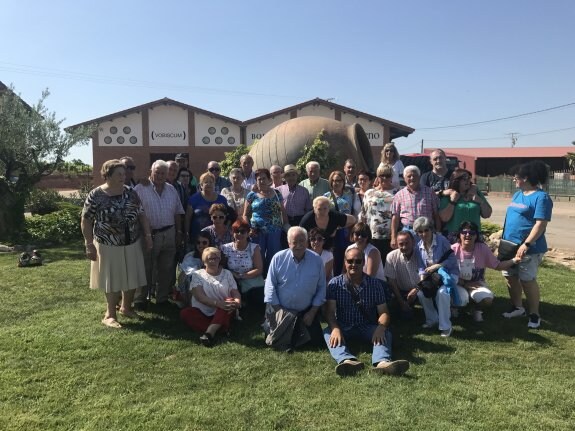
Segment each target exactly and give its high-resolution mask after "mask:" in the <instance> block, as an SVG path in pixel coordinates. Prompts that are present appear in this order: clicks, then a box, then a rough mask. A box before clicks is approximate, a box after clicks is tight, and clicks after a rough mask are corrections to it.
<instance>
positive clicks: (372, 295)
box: [324, 248, 409, 376]
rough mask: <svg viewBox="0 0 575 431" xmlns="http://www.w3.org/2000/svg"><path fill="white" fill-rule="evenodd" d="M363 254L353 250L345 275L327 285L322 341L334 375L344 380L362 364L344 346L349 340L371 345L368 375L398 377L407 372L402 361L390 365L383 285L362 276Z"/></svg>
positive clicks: (360, 368) (348, 258) (405, 363)
mask: <svg viewBox="0 0 575 431" xmlns="http://www.w3.org/2000/svg"><path fill="white" fill-rule="evenodd" d="M363 261H364V256H363V252H362V251H361V250H359V249H357V248H351V249H348V251H347V252H346V253H345V269H346V271H347V273H346V274H342V275H339V276H337V277H335V278H332V280H331V281H330V282H329V284H328V287H327V291H326V303H325V312H326V320H327V323H328V325H329V326H328V327H327V328H326V329H325V331H324V338H325V342H326V344H327V347H328V348H329V352H330V354H331V356H332V357H333V358H334V359H335V360H336V361H337V364H338V365H337V366H336V367H335V372H336V373H337V374H338V375H340V376H348V375H353V374H355V373H357V372H358V371H359V370H362V369H363V363H361V362H359V361H358V360H357V358H356V357H355V356H354V355H353V354H351V353H350V351H349V350H348V347H347V345H346V343H347V342H349V341H350V340H352V339H357V340H359V341H361V342H363V343H366V344H367V343H369V344H372V345H373V352H372V358H371V362H372V364H373V368H372V371H373V372H375V373H378V374H388V375H392V376H400V375H402V374H404V373H405V372H406V371H407V370H408V369H409V362H407V361H405V360H398V361H391V331H390V330H389V320H390V319H389V311H388V309H387V304H386V302H385V286H384V284H383V283H384V282H383V281H381V280H378V279H377V278H373V277H370V276H369V275H367V274H364V273H363Z"/></svg>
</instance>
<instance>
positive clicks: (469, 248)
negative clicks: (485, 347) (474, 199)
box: [451, 221, 521, 322]
mask: <svg viewBox="0 0 575 431" xmlns="http://www.w3.org/2000/svg"><path fill="white" fill-rule="evenodd" d="M458 236H459V238H458V239H457V242H456V243H455V244H453V245H452V246H451V249H452V250H453V253H454V254H455V258H456V259H457V263H458V265H459V281H458V284H459V285H460V286H462V287H463V288H464V289H465V292H462V294H461V296H460V297H461V305H465V304H467V303H468V302H469V298H471V301H472V302H473V312H472V316H473V320H474V321H476V322H483V310H484V309H485V308H487V307H489V306H491V303H492V302H493V298H494V297H495V295H493V292H492V291H491V290H490V289H489V286H487V282H486V281H485V268H491V269H495V270H497V271H505V270H507V269H509V268H511V267H512V266H513V265H515V264H517V263H519V262H520V261H521V259H519V258H516V257H514V258H513V259H510V260H506V261H504V262H500V261H499V260H498V259H497V258H496V257H495V255H494V254H493V252H492V251H491V249H490V248H489V247H488V246H487V244H485V243H484V242H483V241H481V238H480V237H479V228H478V226H477V225H476V224H475V223H473V222H470V221H464V222H463V223H461V225H460V226H459V235H458Z"/></svg>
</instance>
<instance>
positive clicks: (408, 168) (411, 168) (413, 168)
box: [403, 165, 421, 177]
mask: <svg viewBox="0 0 575 431" xmlns="http://www.w3.org/2000/svg"><path fill="white" fill-rule="evenodd" d="M408 172H415V173H416V174H417V175H418V176H421V171H420V170H419V168H418V167H417V166H415V165H409V166H406V167H405V169H404V170H403V176H404V177H406V176H407V173H408Z"/></svg>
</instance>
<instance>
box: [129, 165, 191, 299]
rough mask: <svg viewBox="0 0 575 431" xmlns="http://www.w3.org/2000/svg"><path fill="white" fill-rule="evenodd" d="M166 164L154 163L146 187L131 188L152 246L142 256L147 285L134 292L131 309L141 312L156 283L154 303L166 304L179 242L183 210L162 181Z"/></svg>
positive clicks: (176, 194)
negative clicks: (143, 214)
mask: <svg viewBox="0 0 575 431" xmlns="http://www.w3.org/2000/svg"><path fill="white" fill-rule="evenodd" d="M167 176H168V164H167V163H166V162H165V161H163V160H156V161H155V162H154V163H153V164H152V168H151V171H150V181H149V183H148V184H146V185H144V184H138V185H137V186H136V187H134V190H135V191H136V193H138V196H139V197H140V200H141V201H142V206H143V207H144V212H145V214H146V216H147V217H148V220H149V221H150V227H151V230H152V240H153V247H152V250H151V252H146V253H145V264H146V277H147V279H148V286H147V287H146V288H144V289H138V290H137V291H136V297H135V298H134V307H136V308H137V309H140V310H143V309H145V308H146V307H147V303H148V300H149V296H150V295H151V294H152V293H153V287H154V286H155V285H156V283H157V290H156V292H155V294H156V304H157V305H162V304H166V303H167V301H168V295H169V294H170V289H171V287H173V286H170V283H171V281H172V280H173V276H172V273H175V270H176V267H175V255H176V245H177V244H180V243H181V242H182V239H183V236H182V215H183V214H184V209H183V208H182V203H181V202H180V198H179V196H178V193H177V192H176V189H174V187H173V186H172V185H170V184H168V183H167V182H166V178H167Z"/></svg>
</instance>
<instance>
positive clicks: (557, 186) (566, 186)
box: [475, 175, 575, 197]
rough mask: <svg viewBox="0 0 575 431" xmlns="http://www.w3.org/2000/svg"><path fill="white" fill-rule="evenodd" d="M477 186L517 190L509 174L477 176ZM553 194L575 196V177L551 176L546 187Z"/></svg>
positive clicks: (505, 190)
mask: <svg viewBox="0 0 575 431" xmlns="http://www.w3.org/2000/svg"><path fill="white" fill-rule="evenodd" d="M475 180H476V183H477V187H478V188H479V189H480V190H484V191H487V192H503V193H505V192H506V193H513V192H515V190H516V188H515V182H514V181H513V177H512V176H509V175H501V176H498V177H479V176H478V177H476V178H475ZM544 189H545V191H546V192H547V193H549V194H550V195H551V196H553V195H555V196H573V197H575V178H574V177H573V176H571V175H562V178H551V179H550V180H549V182H548V183H547V184H546V185H545V187H544Z"/></svg>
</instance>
